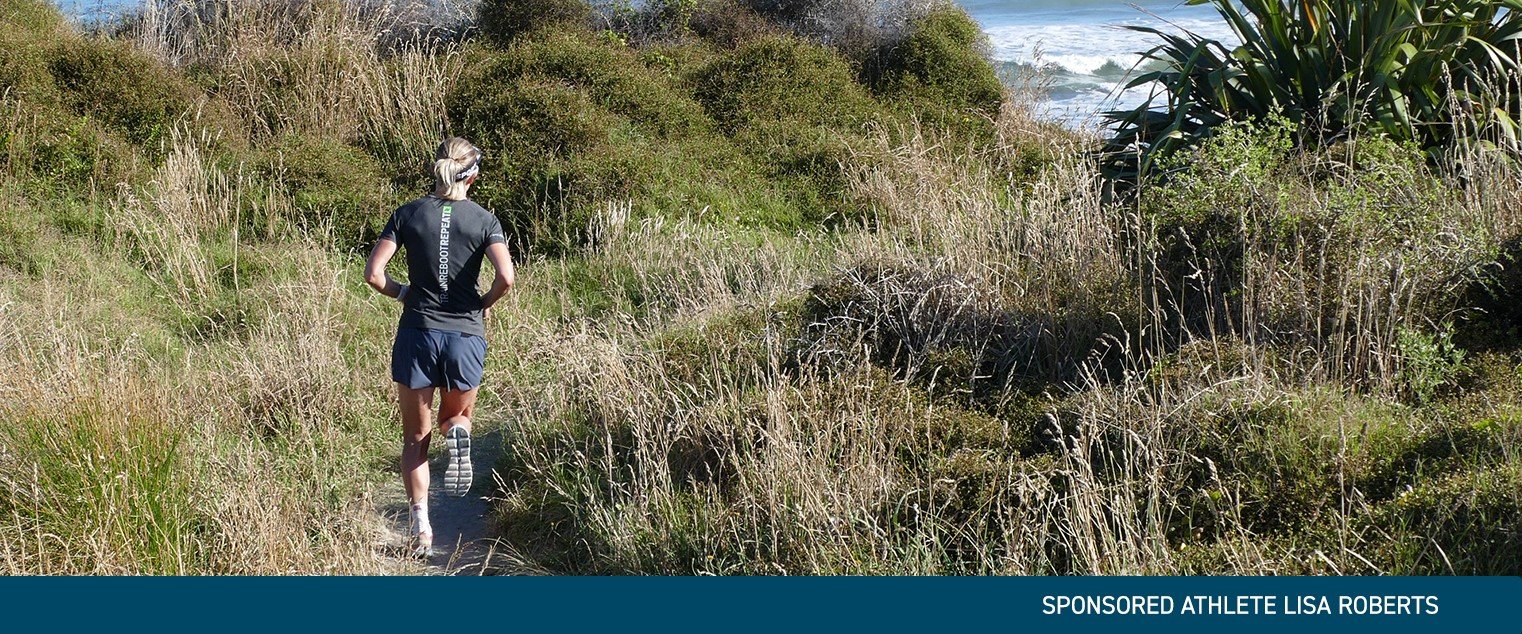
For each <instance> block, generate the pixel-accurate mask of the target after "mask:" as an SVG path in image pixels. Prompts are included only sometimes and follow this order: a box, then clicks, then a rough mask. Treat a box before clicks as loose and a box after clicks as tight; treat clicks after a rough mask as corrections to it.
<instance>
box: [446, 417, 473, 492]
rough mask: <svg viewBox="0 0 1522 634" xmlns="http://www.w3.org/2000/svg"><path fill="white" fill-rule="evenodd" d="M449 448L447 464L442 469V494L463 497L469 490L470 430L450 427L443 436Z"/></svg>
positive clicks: (470, 476)
mask: <svg viewBox="0 0 1522 634" xmlns="http://www.w3.org/2000/svg"><path fill="white" fill-rule="evenodd" d="M444 444H445V446H447V447H448V448H449V466H448V467H446V468H445V469H444V495H448V496H450V497H457V498H460V497H465V494H467V493H469V492H470V484H471V478H472V473H471V467H470V432H468V431H465V428H464V427H451V428H449V433H448V434H446V435H445V437H444Z"/></svg>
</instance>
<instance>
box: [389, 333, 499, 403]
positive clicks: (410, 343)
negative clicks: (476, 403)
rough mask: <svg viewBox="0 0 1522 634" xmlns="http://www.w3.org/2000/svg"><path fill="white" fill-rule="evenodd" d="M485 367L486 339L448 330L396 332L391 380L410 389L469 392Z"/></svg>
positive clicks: (392, 346)
mask: <svg viewBox="0 0 1522 634" xmlns="http://www.w3.org/2000/svg"><path fill="white" fill-rule="evenodd" d="M485 367H486V338H485V337H480V336H477V335H467V334H463V333H458V332H451V331H448V330H425V329H422V328H398V329H396V342H395V343H393V344H392V345H391V380H393V381H396V382H397V383H401V384H402V385H405V386H407V387H410V388H412V389H414V390H417V389H422V388H425V387H441V388H444V389H446V390H458V391H465V390H473V389H475V388H476V387H478V386H480V385H481V372H482V370H484V369H485Z"/></svg>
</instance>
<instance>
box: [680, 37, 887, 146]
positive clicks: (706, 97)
mask: <svg viewBox="0 0 1522 634" xmlns="http://www.w3.org/2000/svg"><path fill="white" fill-rule="evenodd" d="M690 81H691V82H692V84H693V94H694V96H695V97H696V98H697V100H698V101H699V102H700V103H702V104H703V107H704V108H706V109H707V111H708V114H709V116H710V117H712V118H713V119H714V121H716V122H717V123H718V124H719V128H720V129H721V130H723V131H724V132H725V133H726V134H735V133H736V132H738V131H740V130H743V129H746V128H748V127H750V126H753V125H756V124H758V123H763V122H775V121H785V122H788V123H789V124H792V125H795V126H832V127H835V128H837V129H851V128H853V127H855V126H859V125H861V124H863V123H866V122H867V121H868V120H871V119H872V118H873V115H874V112H875V109H876V108H875V105H874V103H873V101H872V98H871V96H869V95H868V94H867V92H866V91H865V90H864V89H863V88H862V87H861V85H860V84H857V83H856V78H855V73H854V72H853V71H852V69H851V66H850V64H849V63H847V62H846V60H845V59H844V58H842V57H840V56H839V55H837V54H836V53H834V52H833V51H831V50H830V49H828V48H825V47H823V46H821V45H818V44H814V43H811V42H808V41H806V40H803V39H800V38H797V37H793V36H783V37H772V38H765V39H760V40H756V41H754V42H750V43H748V44H745V45H744V46H741V47H740V48H739V49H737V50H735V51H734V52H733V53H731V54H729V55H725V56H723V57H721V58H719V59H717V60H715V61H713V62H712V63H710V64H709V65H708V66H706V67H705V68H702V69H699V70H698V71H697V72H696V73H695V74H694V76H693V77H692V78H691V80H690Z"/></svg>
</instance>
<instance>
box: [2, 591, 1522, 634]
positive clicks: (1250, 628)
mask: <svg viewBox="0 0 1522 634" xmlns="http://www.w3.org/2000/svg"><path fill="white" fill-rule="evenodd" d="M0 583H3V584H4V585H3V586H0V591H3V593H0V596H4V597H5V598H4V599H3V602H4V603H5V606H4V607H6V608H7V610H6V613H7V615H9V617H10V618H8V619H7V621H8V625H10V626H11V627H10V628H7V629H16V630H32V629H33V628H36V629H41V630H44V631H51V630H53V629H54V628H58V627H63V628H65V629H66V630H75V629H86V628H89V629H94V628H119V627H123V626H130V625H143V626H152V627H153V630H154V631H155V632H157V631H164V630H168V631H174V630H185V631H188V630H192V629H194V630H199V631H205V630H212V631H234V632H238V631H262V632H270V631H275V632H284V631H288V630H290V631H309V630H332V631H354V630H363V629H368V628H380V629H383V630H384V631H386V632H398V631H401V632H413V631H417V632H426V631H433V630H440V629H443V630H447V631H450V632H460V631H461V629H462V628H480V631H509V632H511V631H542V630H545V629H548V630H551V631H555V632H560V631H587V630H593V631H597V630H601V631H607V630H625V629H645V628H656V629H660V630H667V631H675V632H686V631H693V632H696V631H722V632H775V631H778V630H783V631H787V632H793V631H831V632H840V631H864V630H877V631H904V632H942V631H959V630H971V629H980V630H987V629H992V630H996V631H1016V630H1027V629H1031V630H1036V631H1060V632H1064V633H1076V632H1106V633H1112V634H1113V633H1115V632H1125V633H1126V634H1131V633H1133V632H1149V631H1159V632H1162V631H1166V632H1178V631H1180V630H1181V629H1182V630H1185V631H1204V632H1209V631H1229V632H1232V633H1233V634H1240V633H1243V632H1284V631H1286V630H1287V629H1292V631H1295V632H1297V633H1298V632H1300V631H1305V632H1314V631H1338V630H1348V629H1349V628H1358V629H1364V628H1377V631H1380V632H1382V633H1384V632H1429V631H1458V632H1464V633H1465V634H1487V633H1492V632H1494V633H1504V634H1518V633H1519V632H1522V578H1517V577H1492V578H1454V577H1381V578H1349V577H1344V578H1332V577H1327V578H1305V577H1271V578H1261V577H1227V578H1214V577H1188V578H1147V577H1057V578H1041V577H1014V578H966V577H957V578H753V577H751V578H586V577H580V578H578V577H547V578H530V577H495V578H493V577H487V578H458V577H455V578H450V577H421V578H310V577H308V578H269V579H254V578H135V579H124V578H10V579H4V580H0ZM446 613H447V614H446ZM1118 628H1119V629H1118Z"/></svg>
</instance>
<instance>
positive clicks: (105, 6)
mask: <svg viewBox="0 0 1522 634" xmlns="http://www.w3.org/2000/svg"><path fill="white" fill-rule="evenodd" d="M0 1H3V0H0ZM54 1H55V2H56V3H57V4H58V5H59V6H60V7H61V8H62V9H63V10H64V11H65V12H66V13H70V14H73V15H75V16H78V17H80V18H83V19H85V20H90V19H92V18H94V19H100V18H109V17H111V16H113V15H116V14H119V13H121V12H122V11H124V10H130V8H131V7H134V6H136V5H137V0H54ZM957 2H958V3H959V4H961V5H962V7H963V8H965V9H967V12H968V13H970V14H971V15H972V16H973V17H974V18H976V19H977V20H978V22H979V23H980V24H982V25H983V30H984V31H985V32H986V33H987V34H988V38H989V40H990V42H991V43H992V45H993V53H994V57H995V58H996V59H997V60H999V61H1000V63H1001V65H1003V67H1004V68H1003V70H1004V71H1005V75H1006V76H1007V77H1009V78H1011V79H1012V80H1014V81H1024V80H1023V78H1026V77H1030V76H1032V75H1035V76H1036V77H1038V82H1039V84H1040V85H1042V86H1045V87H1046V88H1047V89H1048V90H1047V92H1046V97H1045V99H1044V100H1043V101H1042V102H1041V103H1040V104H1038V110H1039V114H1041V115H1042V116H1045V117H1048V118H1052V119H1056V120H1059V121H1062V122H1064V123H1066V124H1068V125H1070V126H1072V127H1092V126H1096V125H1098V124H1099V122H1100V119H1099V116H1098V114H1099V113H1100V112H1102V111H1104V110H1111V109H1119V108H1129V107H1133V106H1135V105H1136V104H1138V103H1141V102H1142V101H1144V100H1145V98H1146V96H1147V93H1148V91H1147V89H1146V88H1145V87H1141V88H1136V89H1133V90H1130V91H1121V90H1120V87H1121V86H1123V85H1124V84H1125V83H1126V77H1127V75H1128V74H1129V73H1130V72H1131V71H1132V70H1133V69H1134V68H1135V67H1136V65H1137V63H1138V62H1139V61H1140V60H1141V57H1140V55H1139V54H1140V53H1141V52H1142V51H1145V50H1147V49H1149V48H1151V47H1152V46H1154V45H1155V44H1157V42H1156V38H1154V37H1151V36H1149V35H1146V34H1143V33H1137V32H1135V31H1128V30H1126V29H1124V28H1123V27H1125V26H1127V25H1139V26H1152V27H1157V28H1161V29H1165V30H1172V31H1175V32H1177V31H1184V30H1188V31H1191V32H1194V33H1199V34H1200V35H1204V36H1206V37H1211V38H1215V39H1220V40H1223V41H1232V39H1233V37H1232V35H1231V32H1230V30H1229V29H1227V28H1226V25H1225V23H1224V22H1222V21H1221V19H1220V17H1219V16H1218V15H1217V14H1216V12H1215V10H1214V9H1212V8H1210V7H1208V6H1190V5H1188V4H1185V3H1184V1H1183V0H1129V1H1127V0H957Z"/></svg>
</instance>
